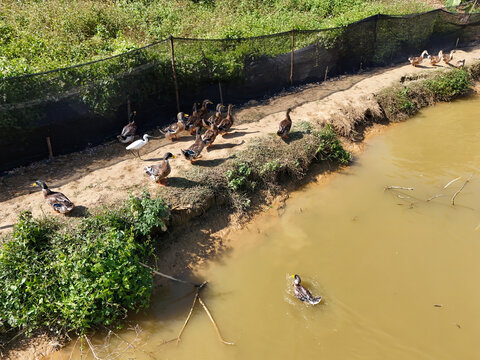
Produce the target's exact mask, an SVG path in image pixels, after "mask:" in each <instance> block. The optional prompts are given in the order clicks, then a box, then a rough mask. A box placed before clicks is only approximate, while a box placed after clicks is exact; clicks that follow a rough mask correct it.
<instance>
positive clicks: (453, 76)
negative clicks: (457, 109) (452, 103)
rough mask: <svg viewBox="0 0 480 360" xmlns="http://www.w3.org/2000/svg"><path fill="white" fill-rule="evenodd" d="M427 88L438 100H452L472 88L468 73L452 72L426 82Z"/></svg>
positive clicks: (463, 71)
mask: <svg viewBox="0 0 480 360" xmlns="http://www.w3.org/2000/svg"><path fill="white" fill-rule="evenodd" d="M424 86H425V88H427V89H428V90H429V91H431V92H432V93H433V94H434V95H435V97H436V98H437V99H438V100H442V101H445V100H451V99H453V98H455V97H458V96H460V95H463V94H465V93H466V92H467V91H468V90H469V89H470V86H471V83H470V80H469V76H468V71H466V70H452V71H448V72H446V73H443V74H441V75H438V76H435V77H434V78H432V79H427V80H425V82H424Z"/></svg>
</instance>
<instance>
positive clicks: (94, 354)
mask: <svg viewBox="0 0 480 360" xmlns="http://www.w3.org/2000/svg"><path fill="white" fill-rule="evenodd" d="M83 337H84V338H85V340H86V341H87V344H88V346H89V347H90V350H91V351H92V354H93V357H94V358H95V359H97V360H103V359H102V358H99V357H98V355H97V353H96V352H95V349H94V348H93V345H92V343H91V342H90V339H89V338H88V337H87V335H83Z"/></svg>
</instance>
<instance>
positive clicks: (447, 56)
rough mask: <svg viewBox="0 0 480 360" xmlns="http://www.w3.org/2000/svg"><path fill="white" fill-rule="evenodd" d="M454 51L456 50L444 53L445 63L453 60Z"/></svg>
mask: <svg viewBox="0 0 480 360" xmlns="http://www.w3.org/2000/svg"><path fill="white" fill-rule="evenodd" d="M454 53H455V50H452V51H450V54H443V62H444V63H445V64H448V63H449V62H450V61H452V60H453V54H454Z"/></svg>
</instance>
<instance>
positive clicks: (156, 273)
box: [139, 263, 202, 286]
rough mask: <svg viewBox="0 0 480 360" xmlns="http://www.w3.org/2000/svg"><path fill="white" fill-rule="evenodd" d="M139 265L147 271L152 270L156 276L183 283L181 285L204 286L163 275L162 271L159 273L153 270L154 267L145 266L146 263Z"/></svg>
mask: <svg viewBox="0 0 480 360" xmlns="http://www.w3.org/2000/svg"><path fill="white" fill-rule="evenodd" d="M139 264H140V265H142V266H144V267H146V268H147V269H150V271H151V272H153V273H154V274H155V275H159V276H162V277H164V278H167V279H170V280H173V281H178V282H181V283H184V284H190V285H194V286H201V285H202V284H194V283H191V282H190V281H185V280H181V279H177V278H175V277H173V276H170V275H167V274H164V273H161V272H160V271H157V270H155V269H153V268H152V267H150V266H148V265H145V264H144V263H139Z"/></svg>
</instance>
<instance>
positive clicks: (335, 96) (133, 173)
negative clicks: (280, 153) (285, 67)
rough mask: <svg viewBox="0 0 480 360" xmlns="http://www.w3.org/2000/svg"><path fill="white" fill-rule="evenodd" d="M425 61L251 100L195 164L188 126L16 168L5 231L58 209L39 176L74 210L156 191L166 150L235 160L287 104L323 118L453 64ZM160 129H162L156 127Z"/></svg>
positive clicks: (6, 188) (0, 203) (8, 184)
mask: <svg viewBox="0 0 480 360" xmlns="http://www.w3.org/2000/svg"><path fill="white" fill-rule="evenodd" d="M455 58H456V59H463V58H465V59H466V62H467V65H468V63H471V62H472V61H474V59H479V58H480V47H475V48H470V49H468V50H466V51H463V50H458V51H457V53H456V54H455ZM423 65H424V66H423V67H418V68H414V67H412V66H411V65H409V64H405V65H401V66H395V67H386V68H381V69H374V70H371V71H367V72H364V73H362V74H358V75H353V76H346V77H341V78H339V79H335V80H332V81H327V82H324V83H321V84H314V85H309V86H305V87H303V88H300V89H297V90H296V92H295V93H285V94H279V95H278V96H276V97H274V98H272V99H269V100H268V101H265V102H262V103H258V102H255V101H253V102H251V103H252V104H251V105H249V106H248V107H245V108H242V109H238V110H237V111H235V112H234V117H235V119H236V121H237V122H236V124H235V125H234V130H233V131H232V133H231V134H230V135H228V136H224V137H222V136H218V137H217V140H216V141H215V144H214V146H212V148H211V149H209V150H210V151H206V150H204V151H203V153H202V155H203V157H202V159H201V160H199V161H198V162H197V163H196V164H195V165H192V164H190V162H188V161H187V160H185V159H184V158H183V157H182V156H181V152H180V150H181V149H185V148H187V147H188V146H189V145H190V144H191V143H192V142H193V140H194V137H193V136H190V135H188V134H187V133H184V134H183V136H182V137H181V138H180V139H179V140H178V141H175V142H174V143H171V142H170V141H168V140H167V139H165V138H161V139H154V140H151V141H150V142H149V143H148V144H147V145H146V146H145V147H144V148H143V149H142V150H141V155H142V158H143V161H142V160H139V159H137V158H135V157H134V156H133V155H132V154H128V152H127V151H126V150H125V148H124V146H123V145H122V144H119V143H110V144H106V145H102V146H98V147H95V148H92V149H88V150H85V151H83V152H79V153H74V154H69V155H65V156H59V157H57V158H55V159H54V160H53V161H52V162H50V163H47V162H38V163H35V164H32V165H30V166H27V167H22V168H18V169H15V170H14V171H12V172H10V173H9V174H8V175H7V176H5V177H4V178H3V179H1V181H0V234H1V233H2V232H3V233H6V232H8V231H11V228H12V225H13V224H14V223H15V221H16V219H17V216H18V214H19V213H20V212H21V211H25V210H30V211H32V213H33V215H34V216H39V215H42V214H49V213H52V211H51V209H50V208H49V206H47V205H46V204H45V203H44V200H43V197H42V195H41V193H40V191H39V188H38V187H33V186H32V183H33V182H34V181H35V180H37V179H38V180H44V181H45V182H46V183H47V184H48V185H49V187H50V188H51V189H52V190H55V191H61V192H63V193H64V194H65V195H67V197H69V198H70V200H72V201H73V202H74V203H75V204H76V205H77V207H78V209H77V210H76V211H74V213H72V216H82V214H83V213H84V212H85V210H86V209H89V208H94V207H97V206H99V205H109V204H113V203H115V202H119V201H121V200H122V199H125V198H126V197H127V196H128V192H129V191H131V192H133V193H134V194H136V193H139V192H140V191H141V190H142V189H143V188H146V189H147V190H148V191H150V192H151V193H154V192H156V191H157V190H158V189H159V186H158V185H157V184H155V183H154V182H152V181H151V180H150V179H149V178H148V177H147V176H146V174H145V173H144V170H143V169H144V168H145V166H148V165H151V164H155V163H158V162H159V161H160V159H161V158H162V157H163V154H164V153H166V152H171V153H173V154H174V155H176V156H178V157H177V158H176V159H172V160H170V162H171V166H172V173H171V174H170V176H179V174H181V172H182V171H183V170H186V169H188V168H190V167H192V166H215V165H218V164H220V163H222V162H224V161H225V160H227V159H229V158H230V157H231V156H232V154H233V153H234V152H235V151H238V150H242V149H244V148H245V147H246V146H247V144H248V143H249V141H250V140H251V139H252V138H254V137H258V136H263V135H265V134H269V133H274V132H276V130H277V128H278V123H279V121H281V120H282V119H283V118H284V116H285V113H284V112H285V110H286V109H287V108H289V107H293V108H294V110H293V111H292V113H291V117H292V120H293V122H294V123H295V122H298V121H311V122H316V123H324V122H327V121H328V120H329V119H330V118H331V116H332V115H335V114H336V115H337V116H338V114H339V113H341V112H342V110H343V109H345V108H346V107H349V108H352V107H353V108H355V107H357V106H358V107H362V106H363V107H364V106H365V103H366V102H368V101H369V99H370V100H371V99H372V98H373V94H374V93H377V92H378V91H379V90H381V89H382V88H385V87H389V86H391V85H392V84H394V83H398V82H399V81H400V79H401V78H402V77H404V76H405V75H409V74H415V73H420V72H431V71H434V70H435V69H437V70H438V69H447V68H449V66H447V65H444V64H443V63H442V65H440V66H436V67H435V69H434V67H432V66H430V65H429V64H428V65H427V62H426V61H425V62H424V64H423ZM120 130H121V129H119V131H120ZM154 135H155V136H159V133H158V131H155V132H154ZM180 176H181V175H180ZM160 195H161V190H160Z"/></svg>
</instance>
